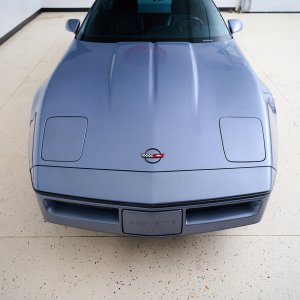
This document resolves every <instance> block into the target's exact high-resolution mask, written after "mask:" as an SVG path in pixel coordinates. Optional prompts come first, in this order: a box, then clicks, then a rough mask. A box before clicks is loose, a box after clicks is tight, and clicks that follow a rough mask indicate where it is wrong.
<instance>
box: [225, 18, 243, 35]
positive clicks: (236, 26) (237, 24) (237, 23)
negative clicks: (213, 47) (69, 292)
mask: <svg viewBox="0 0 300 300" xmlns="http://www.w3.org/2000/svg"><path fill="white" fill-rule="evenodd" d="M228 26H229V29H230V32H231V33H236V32H239V31H241V30H242V29H243V27H244V24H243V21H241V20H238V19H230V20H228Z"/></svg>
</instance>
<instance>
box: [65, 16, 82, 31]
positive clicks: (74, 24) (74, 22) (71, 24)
mask: <svg viewBox="0 0 300 300" xmlns="http://www.w3.org/2000/svg"><path fill="white" fill-rule="evenodd" d="M79 25H80V20H78V19H70V20H68V21H67V23H66V30H67V31H70V32H73V33H75V32H76V31H77V29H78V28H79Z"/></svg>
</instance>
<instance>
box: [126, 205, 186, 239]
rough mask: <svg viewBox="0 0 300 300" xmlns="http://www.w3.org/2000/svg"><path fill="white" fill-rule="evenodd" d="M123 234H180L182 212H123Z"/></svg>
mask: <svg viewBox="0 0 300 300" xmlns="http://www.w3.org/2000/svg"><path fill="white" fill-rule="evenodd" d="M123 232H124V233H126V234H133V235H147V236H151V235H153V236H159V235H160V236H161V235H176V234H180V233H181V232H182V210H170V211H150V212H148V211H138V210H123Z"/></svg>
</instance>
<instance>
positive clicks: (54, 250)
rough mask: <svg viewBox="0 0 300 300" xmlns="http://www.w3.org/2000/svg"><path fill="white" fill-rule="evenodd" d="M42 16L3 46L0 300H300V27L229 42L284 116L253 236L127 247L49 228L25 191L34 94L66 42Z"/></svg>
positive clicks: (277, 25) (255, 28) (59, 21)
mask: <svg viewBox="0 0 300 300" xmlns="http://www.w3.org/2000/svg"><path fill="white" fill-rule="evenodd" d="M72 17H79V18H83V17H84V13H44V14H42V15H40V16H39V17H38V18H37V19H35V20H34V21H33V22H31V23H30V24H29V25H27V26H26V27H25V28H24V29H22V30H21V31H20V32H18V33H17V34H16V35H15V36H14V37H13V38H11V39H10V40H9V41H7V42H6V43H5V44H3V45H2V46H0V140H1V143H0V299H5V300H6V299H35V298H36V299H55V298H58V299H141V298H144V299H161V298H162V299H210V298H216V299H272V300H273V299H280V300H281V299H299V298H300V199H299V194H300V184H299V183H300V174H299V167H300V101H299V99H300V55H299V53H300V40H299V39H298V38H297V37H298V36H299V35H300V15H299V14H243V15H236V14H225V17H226V18H235V17H238V18H241V19H243V20H244V21H245V30H244V31H243V32H241V33H239V34H237V35H236V39H237V40H238V42H239V43H240V45H241V47H242V49H243V50H244V52H245V54H246V55H247V57H248V58H249V60H250V62H251V63H252V65H253V67H254V68H255V70H256V71H257V73H258V74H259V76H260V77H261V78H262V79H263V81H264V82H266V84H268V86H269V87H270V88H271V89H272V91H273V93H274V96H275V98H276V100H277V108H278V111H279V119H278V129H279V136H280V138H279V146H280V152H279V159H280V162H279V172H278V178H277V183H276V186H275V189H274V193H273V195H272V198H271V200H270V203H269V206H268V208H267V211H266V214H265V217H264V219H263V221H262V222H261V223H259V224H257V225H253V226H249V227H245V228H238V229H232V230H226V231H221V232H217V233H212V234H205V235H195V236H190V237H179V238H157V239H156V238H151V239H147V238H128V237H117V236H112V235H109V234H102V233H97V232H89V231H84V230H79V229H74V228H65V227H62V226H58V225H53V224H48V223H45V222H44V221H43V220H42V217H41V214H40V212H39V209H38V205H37V202H36V200H35V198H34V194H33V191H32V189H31V183H30V178H29V173H28V164H27V136H28V119H29V112H30V107H31V102H32V98H33V95H34V93H35V91H36V89H37V87H38V86H39V85H40V84H41V83H42V81H43V80H44V79H45V78H46V77H47V76H48V75H49V74H50V73H51V71H52V70H53V68H54V67H55V65H56V64H57V63H58V61H59V59H60V58H61V56H62V55H63V53H64V51H65V49H66V48H67V47H68V44H69V43H70V41H71V39H72V35H71V34H69V33H67V32H65V31H64V23H65V20H66V19H68V18H72Z"/></svg>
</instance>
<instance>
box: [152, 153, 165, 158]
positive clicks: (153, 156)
mask: <svg viewBox="0 0 300 300" xmlns="http://www.w3.org/2000/svg"><path fill="white" fill-rule="evenodd" d="M164 157H165V154H164V153H161V154H152V158H164Z"/></svg>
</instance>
